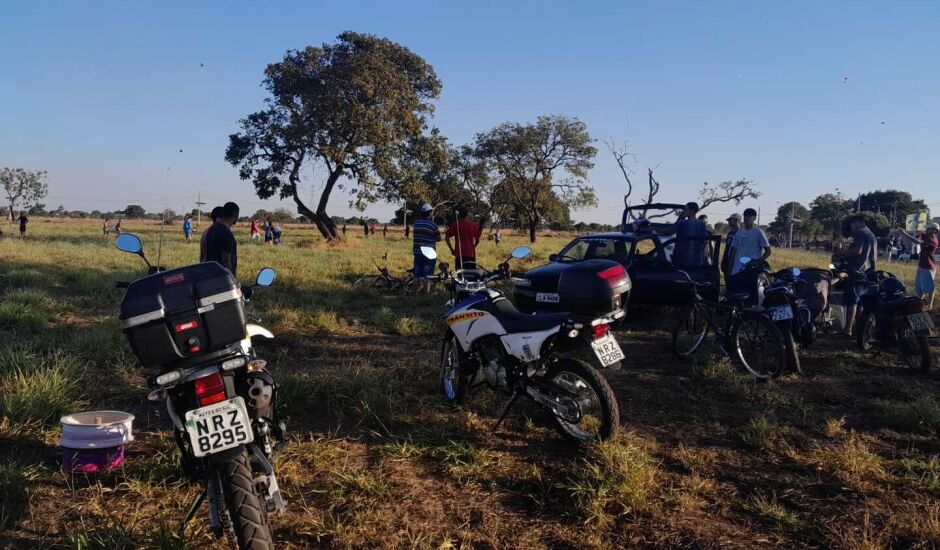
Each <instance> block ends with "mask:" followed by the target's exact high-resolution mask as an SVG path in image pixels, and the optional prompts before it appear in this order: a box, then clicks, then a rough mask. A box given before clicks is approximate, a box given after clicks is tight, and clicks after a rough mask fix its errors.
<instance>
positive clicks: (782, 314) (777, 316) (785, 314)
mask: <svg viewBox="0 0 940 550" xmlns="http://www.w3.org/2000/svg"><path fill="white" fill-rule="evenodd" d="M770 318H771V319H773V320H774V321H786V320H787V319H792V318H793V309H792V308H791V307H790V306H788V305H782V306H774V307H772V308H770Z"/></svg>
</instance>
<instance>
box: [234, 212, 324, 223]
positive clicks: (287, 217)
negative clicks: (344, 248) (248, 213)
mask: <svg viewBox="0 0 940 550" xmlns="http://www.w3.org/2000/svg"><path fill="white" fill-rule="evenodd" d="M252 217H254V218H258V219H259V220H261V221H265V220H271V222H272V223H273V222H277V223H288V222H292V221H294V219H295V215H294V213H293V212H291V211H290V210H287V209H285V208H278V209H276V210H274V211H270V210H264V209H261V210H258V211H256V212H255V214H254V216H252ZM333 223H334V224H335V223H336V221H335V220H334V221H333Z"/></svg>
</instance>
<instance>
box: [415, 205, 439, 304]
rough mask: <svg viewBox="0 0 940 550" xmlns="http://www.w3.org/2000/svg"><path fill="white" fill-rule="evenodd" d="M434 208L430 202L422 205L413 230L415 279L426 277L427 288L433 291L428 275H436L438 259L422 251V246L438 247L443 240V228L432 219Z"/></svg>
mask: <svg viewBox="0 0 940 550" xmlns="http://www.w3.org/2000/svg"><path fill="white" fill-rule="evenodd" d="M433 211H434V208H433V207H431V205H430V204H423V205H421V209H420V211H419V212H418V219H417V220H416V221H415V224H414V228H413V229H412V232H413V233H414V248H413V249H412V253H413V254H414V257H415V261H414V276H415V279H425V281H426V282H425V290H426V291H428V292H430V291H431V281H430V279H427V278H428V277H430V276H432V275H434V265H435V264H436V263H437V260H432V259H430V258H427V257H425V256H424V254H422V253H421V247H422V246H427V247H429V248H434V249H436V248H437V242H438V241H440V240H441V230H440V229H439V228H438V227H437V224H436V223H434V220H432V219H431V213H432V212H433Z"/></svg>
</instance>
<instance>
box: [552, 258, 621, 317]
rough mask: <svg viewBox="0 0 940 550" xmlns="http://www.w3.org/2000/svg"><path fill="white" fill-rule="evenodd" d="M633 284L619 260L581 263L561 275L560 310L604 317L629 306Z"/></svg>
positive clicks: (580, 314)
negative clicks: (628, 301)
mask: <svg viewBox="0 0 940 550" xmlns="http://www.w3.org/2000/svg"><path fill="white" fill-rule="evenodd" d="M631 287H632V285H631V282H630V276H629V275H628V274H627V272H626V270H625V269H624V268H623V265H621V264H620V263H618V262H614V261H611V260H587V261H584V262H578V263H576V264H574V265H572V266H571V267H569V268H568V269H566V270H565V271H564V272H562V274H561V276H560V277H559V278H558V296H559V302H560V304H559V306H560V307H559V308H558V309H560V310H562V311H567V312H569V313H571V314H573V315H578V316H583V317H591V318H596V317H601V316H603V315H607V314H608V313H613V312H615V311H618V310H620V309H622V308H623V307H626V305H627V300H628V298H629V292H630V288H631Z"/></svg>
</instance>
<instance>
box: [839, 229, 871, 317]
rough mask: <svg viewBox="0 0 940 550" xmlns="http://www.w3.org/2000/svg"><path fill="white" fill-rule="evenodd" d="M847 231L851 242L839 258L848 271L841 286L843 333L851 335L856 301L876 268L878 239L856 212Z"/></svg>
mask: <svg viewBox="0 0 940 550" xmlns="http://www.w3.org/2000/svg"><path fill="white" fill-rule="evenodd" d="M849 231H851V235H852V244H851V246H849V247H848V248H847V249H846V250H844V251H843V252H842V253H841V254H840V256H841V260H843V261H845V262H847V263H848V267H849V272H850V276H849V278H848V279H847V280H846V281H845V283H843V287H842V291H843V292H842V303H843V304H844V305H845V330H844V331H843V334H845V335H846V336H853V334H854V330H855V315H856V313H857V312H858V302H859V300H860V299H861V294H862V292H863V291H864V289H865V287H866V281H865V279H866V278H867V277H868V276H869V275H870V274H873V273H874V272H875V270H876V269H878V266H877V263H878V239H876V238H875V234H874V233H872V231H871V229H869V228H868V226H867V225H865V218H864V217H862V216H860V215H857V214H856V215H854V216H852V217H850V218H849Z"/></svg>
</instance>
